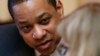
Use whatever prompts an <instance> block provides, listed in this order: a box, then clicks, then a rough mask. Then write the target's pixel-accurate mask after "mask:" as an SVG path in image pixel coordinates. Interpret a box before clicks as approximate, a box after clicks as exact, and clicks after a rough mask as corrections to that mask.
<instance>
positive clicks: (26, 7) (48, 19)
mask: <svg viewBox="0 0 100 56" xmlns="http://www.w3.org/2000/svg"><path fill="white" fill-rule="evenodd" d="M8 6H9V11H10V14H11V16H12V17H13V19H14V21H15V23H16V26H17V27H18V30H19V32H20V34H21V35H22V37H23V39H24V41H25V42H26V43H27V44H28V45H29V46H30V47H31V48H33V49H35V50H36V51H35V52H36V56H39V55H41V56H49V55H51V56H52V55H54V56H58V55H59V54H60V53H61V52H62V49H61V48H60V47H63V48H64V50H63V51H64V52H63V53H65V52H66V50H67V48H66V46H65V45H63V44H64V43H63V42H62V41H61V39H62V38H61V37H60V36H59V35H58V34H57V32H56V26H57V24H58V23H59V22H60V21H61V19H62V17H63V6H62V3H61V1H60V0H9V3H8ZM59 43H63V44H59ZM58 44H59V45H58ZM57 47H59V48H58V49H57ZM59 52H60V53H59ZM61 55H63V54H61ZM61 55H59V56H61Z"/></svg>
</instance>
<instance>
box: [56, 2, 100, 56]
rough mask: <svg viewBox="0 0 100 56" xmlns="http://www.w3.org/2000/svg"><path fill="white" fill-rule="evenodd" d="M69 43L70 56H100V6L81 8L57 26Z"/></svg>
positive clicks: (96, 4) (90, 4) (91, 4)
mask: <svg viewBox="0 0 100 56" xmlns="http://www.w3.org/2000/svg"><path fill="white" fill-rule="evenodd" d="M57 31H58V32H59V34H60V35H61V36H64V37H66V38H67V40H68V41H69V43H70V50H71V56H100V54H99V53H100V43H99V42H100V4H99V3H88V4H86V5H84V6H81V7H80V8H78V9H77V10H75V11H74V12H73V13H71V14H70V15H69V16H67V17H65V19H64V20H62V21H61V23H60V24H59V25H58V29H57Z"/></svg>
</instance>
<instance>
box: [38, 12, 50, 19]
mask: <svg viewBox="0 0 100 56" xmlns="http://www.w3.org/2000/svg"><path fill="white" fill-rule="evenodd" d="M44 15H49V13H47V12H44V13H41V14H40V15H39V16H38V18H42V17H43V16H44Z"/></svg>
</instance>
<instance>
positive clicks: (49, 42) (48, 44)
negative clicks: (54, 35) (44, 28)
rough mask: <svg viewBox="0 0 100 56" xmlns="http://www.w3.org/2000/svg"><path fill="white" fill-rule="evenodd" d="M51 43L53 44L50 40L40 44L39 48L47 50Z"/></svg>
mask: <svg viewBox="0 0 100 56" xmlns="http://www.w3.org/2000/svg"><path fill="white" fill-rule="evenodd" d="M50 45H51V40H48V41H46V42H44V43H41V44H40V45H38V48H39V49H43V50H45V49H48V48H49V47H50Z"/></svg>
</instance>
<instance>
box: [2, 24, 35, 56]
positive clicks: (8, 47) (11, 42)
mask: <svg viewBox="0 0 100 56" xmlns="http://www.w3.org/2000/svg"><path fill="white" fill-rule="evenodd" d="M0 56H35V54H34V50H33V49H32V48H30V47H28V46H27V45H26V44H25V43H24V41H23V39H22V37H21V36H20V35H19V32H18V30H17V28H16V26H15V24H5V25H0Z"/></svg>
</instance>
